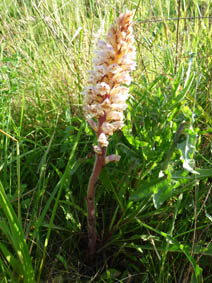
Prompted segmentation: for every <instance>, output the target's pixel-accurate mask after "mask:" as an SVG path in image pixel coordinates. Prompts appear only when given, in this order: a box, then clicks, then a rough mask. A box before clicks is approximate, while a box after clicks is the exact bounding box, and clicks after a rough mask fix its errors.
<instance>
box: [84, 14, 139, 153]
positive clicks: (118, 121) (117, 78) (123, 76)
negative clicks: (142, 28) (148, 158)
mask: <svg viewBox="0 0 212 283" xmlns="http://www.w3.org/2000/svg"><path fill="white" fill-rule="evenodd" d="M133 15H134V11H127V12H126V13H124V14H121V15H120V16H119V17H118V19H117V20H116V21H115V23H114V24H113V25H112V26H111V27H110V30H109V32H108V34H107V37H106V40H105V41H104V40H99V41H98V43H97V50H96V51H95V55H96V56H95V58H94V59H93V66H94V68H93V70H92V71H90V73H89V79H88V86H87V87H86V88H85V90H84V92H83V94H84V95H85V99H84V106H83V109H84V112H85V116H86V117H87V121H88V123H89V124H90V126H91V127H92V128H93V130H94V131H95V132H96V134H97V138H98V146H94V150H95V151H96V153H97V154H101V152H102V151H101V148H102V147H107V145H108V136H110V135H113V132H114V131H116V130H118V129H121V128H122V127H123V120H124V115H123V111H124V110H125V109H126V108H127V104H126V100H127V98H128V96H129V94H128V88H127V87H125V86H123V84H124V85H129V84H130V82H131V77H130V74H129V72H130V71H132V70H134V69H135V66H136V63H135V57H136V53H135V47H134V46H133V43H134V37H133V35H132V18H133Z"/></svg>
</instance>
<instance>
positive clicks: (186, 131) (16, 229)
mask: <svg viewBox="0 0 212 283" xmlns="http://www.w3.org/2000/svg"><path fill="white" fill-rule="evenodd" d="M152 3H153V4H154V5H152V6H151V5H150V2H149V1H126V0H123V1H119V2H118V3H117V2H114V1H112V0H111V1H82V0H78V1H62V0H59V1H48V0H45V1H26V0H23V1H10V0H3V1H1V3H0V11H1V12H0V33H1V37H0V41H1V44H0V60H1V61H0V108H1V111H0V130H1V132H0V135H1V136H0V149H1V151H0V152H1V159H0V161H1V163H0V180H1V186H0V187H1V188H0V197H1V208H0V221H1V225H0V229H1V245H0V249H1V254H2V257H1V260H0V278H1V281H2V282H39V281H40V282H52V281H55V282H56V281H59V282H89V281H91V282H92V281H96V282H129V281H130V280H131V282H138V281H141V282H145V281H146V282H167V281H169V282H190V280H193V281H194V282H202V281H203V280H204V282H210V281H211V265H210V258H211V254H212V253H211V237H210V234H211V176H212V169H211V168H212V158H211V126H212V119H211V111H212V108H211V75H210V73H211V72H210V70H211V52H212V48H211V33H212V30H211V19H210V18H208V17H210V15H211V10H212V5H211V3H210V1H205V0H204V1H190V2H189V4H188V3H185V2H183V1H178V4H177V3H176V1H159V0H157V1H156V0H155V1H153V2H152ZM126 9H130V10H133V9H135V16H134V21H135V24H134V32H135V40H136V42H135V45H136V50H137V65H138V66H137V69H136V70H135V71H134V72H133V78H134V80H133V82H132V83H131V85H130V87H129V91H130V97H129V99H128V102H127V103H128V109H129V111H128V112H127V114H126V119H125V126H124V128H123V132H120V131H118V132H116V133H114V135H113V137H112V138H111V140H110V144H109V146H108V154H112V153H114V152H115V153H116V154H119V155H120V156H121V159H120V161H119V163H118V164H114V163H111V164H108V165H107V167H106V168H104V169H103V170H102V173H101V174H100V180H99V182H98V184H97V186H98V190H97V194H96V206H97V212H98V215H97V217H98V223H97V231H98V234H99V236H100V240H101V242H99V243H97V259H96V262H94V263H93V265H89V262H87V261H86V259H85V258H86V254H87V229H86V226H87V224H86V217H87V211H86V202H85V197H86V187H87V183H88V179H89V175H90V173H91V170H92V164H93V161H94V153H93V149H92V144H93V141H94V134H93V132H92V131H91V130H90V128H89V127H88V125H87V124H86V123H85V121H84V116H83V111H82V95H81V92H82V90H83V88H84V86H85V85H86V81H87V79H88V77H87V76H88V75H87V74H88V70H89V69H91V60H92V57H93V51H94V48H95V44H96V42H97V40H98V38H99V37H102V34H106V31H107V30H108V28H109V27H110V25H111V23H112V22H113V20H114V19H115V18H116V17H117V16H118V15H119V14H120V13H121V12H123V11H124V10H126ZM179 17H180V18H183V19H179ZM171 18H172V20H171ZM150 20H151V21H150ZM33 280H34V281H33Z"/></svg>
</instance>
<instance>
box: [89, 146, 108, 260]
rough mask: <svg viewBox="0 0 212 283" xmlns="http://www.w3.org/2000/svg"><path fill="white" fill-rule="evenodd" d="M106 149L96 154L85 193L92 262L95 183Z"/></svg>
mask: <svg viewBox="0 0 212 283" xmlns="http://www.w3.org/2000/svg"><path fill="white" fill-rule="evenodd" d="M105 156H106V147H103V148H102V154H96V160H95V163H94V167H93V171H92V174H91V176H90V180H89V184H88V191H87V213H88V240H89V242H88V252H89V258H90V259H91V260H92V259H93V257H94V254H95V252H96V239H97V232H96V212H95V191H96V187H95V185H96V182H97V180H98V178H99V174H100V172H101V169H102V167H103V166H104V164H105Z"/></svg>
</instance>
